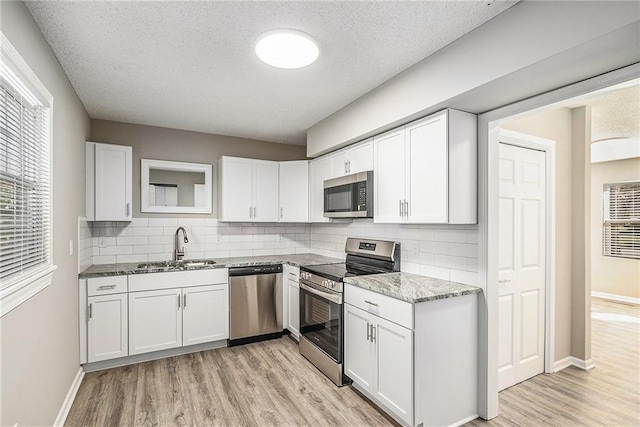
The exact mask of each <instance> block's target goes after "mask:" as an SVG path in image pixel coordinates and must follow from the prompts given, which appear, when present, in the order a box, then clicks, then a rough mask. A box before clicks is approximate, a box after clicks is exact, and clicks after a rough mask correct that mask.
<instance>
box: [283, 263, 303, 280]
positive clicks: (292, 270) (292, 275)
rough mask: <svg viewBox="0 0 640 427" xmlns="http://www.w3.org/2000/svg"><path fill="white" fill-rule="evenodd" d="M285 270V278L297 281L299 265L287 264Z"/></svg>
mask: <svg viewBox="0 0 640 427" xmlns="http://www.w3.org/2000/svg"><path fill="white" fill-rule="evenodd" d="M286 271H287V279H289V280H296V281H298V280H299V279H300V267H294V266H292V265H287V266H286Z"/></svg>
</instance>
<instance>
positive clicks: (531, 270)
mask: <svg viewBox="0 0 640 427" xmlns="http://www.w3.org/2000/svg"><path fill="white" fill-rule="evenodd" d="M499 150H500V170H499V172H498V176H499V198H500V202H499V209H500V212H499V224H500V229H499V242H500V248H499V254H500V256H499V260H500V261H499V262H500V269H499V282H500V283H499V301H500V309H499V318H498V322H499V338H498V339H499V361H500V362H499V374H498V377H499V378H498V383H499V388H500V389H501V390H502V389H504V388H507V387H510V386H512V385H514V384H516V383H519V382H521V381H524V380H526V379H528V378H530V377H532V376H534V375H537V374H539V373H542V372H543V370H544V322H545V286H546V283H545V281H546V270H545V269H546V265H545V257H546V254H545V245H546V236H545V235H546V223H545V212H546V182H545V180H546V178H545V177H546V172H545V154H544V153H543V152H541V151H536V150H529V149H525V148H520V147H515V146H512V145H507V144H500V149H499Z"/></svg>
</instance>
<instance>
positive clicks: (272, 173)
mask: <svg viewBox="0 0 640 427" xmlns="http://www.w3.org/2000/svg"><path fill="white" fill-rule="evenodd" d="M253 171H254V174H253V179H254V181H253V188H254V190H255V191H254V202H253V206H254V217H253V220H254V221H270V222H278V218H279V217H280V214H279V200H278V163H277V162H268V161H258V160H254V169H253Z"/></svg>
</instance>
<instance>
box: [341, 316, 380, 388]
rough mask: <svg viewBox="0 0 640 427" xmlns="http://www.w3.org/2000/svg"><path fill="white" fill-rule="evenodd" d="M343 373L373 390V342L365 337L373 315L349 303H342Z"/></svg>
mask: <svg viewBox="0 0 640 427" xmlns="http://www.w3.org/2000/svg"><path fill="white" fill-rule="evenodd" d="M344 314H345V318H344V334H345V335H344V344H345V345H344V366H345V375H347V376H348V377H349V378H351V379H352V380H353V381H354V382H356V383H358V384H359V385H360V386H361V387H363V388H364V389H365V390H367V391H369V392H373V375H374V363H375V350H374V344H373V343H372V342H371V341H370V340H369V339H367V332H368V328H367V326H368V325H370V324H371V323H372V318H373V316H372V315H370V314H367V313H366V312H365V311H363V310H360V309H359V308H356V307H353V306H351V305H349V304H345V305H344Z"/></svg>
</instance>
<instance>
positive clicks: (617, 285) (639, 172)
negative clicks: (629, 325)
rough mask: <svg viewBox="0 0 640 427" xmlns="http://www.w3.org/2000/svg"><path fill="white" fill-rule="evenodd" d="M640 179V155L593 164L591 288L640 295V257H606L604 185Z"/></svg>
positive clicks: (630, 295) (626, 295) (631, 295)
mask: <svg viewBox="0 0 640 427" xmlns="http://www.w3.org/2000/svg"><path fill="white" fill-rule="evenodd" d="M639 180H640V157H636V158H635V159H625V160H617V161H613V162H603V163H592V164H591V290H592V291H594V292H603V293H606V294H614V295H621V296H625V297H631V298H640V260H637V259H630V258H616V257H607V256H602V185H603V184H605V183H612V182H622V181H639Z"/></svg>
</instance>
